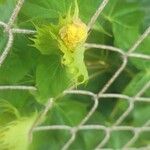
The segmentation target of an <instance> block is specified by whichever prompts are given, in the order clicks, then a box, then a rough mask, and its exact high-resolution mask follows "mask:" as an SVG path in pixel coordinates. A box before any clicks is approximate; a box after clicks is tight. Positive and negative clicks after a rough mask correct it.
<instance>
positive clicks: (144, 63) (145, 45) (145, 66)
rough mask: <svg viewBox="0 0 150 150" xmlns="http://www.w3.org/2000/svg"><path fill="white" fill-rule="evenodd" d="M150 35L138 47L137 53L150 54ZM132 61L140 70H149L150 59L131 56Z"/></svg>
mask: <svg viewBox="0 0 150 150" xmlns="http://www.w3.org/2000/svg"><path fill="white" fill-rule="evenodd" d="M149 43H150V36H148V37H147V38H146V39H144V41H143V42H142V43H141V44H140V45H139V46H138V48H137V49H136V51H135V52H136V53H139V54H145V55H150V51H149V49H150V44H149ZM130 60H131V62H132V64H133V65H135V67H136V68H137V69H139V70H146V71H147V72H149V68H150V61H149V60H145V59H140V58H130Z"/></svg>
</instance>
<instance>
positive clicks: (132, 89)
mask: <svg viewBox="0 0 150 150" xmlns="http://www.w3.org/2000/svg"><path fill="white" fill-rule="evenodd" d="M149 80H150V72H146V71H143V72H140V73H138V74H137V75H136V76H135V77H134V78H133V79H132V80H131V81H130V83H129V84H127V86H126V88H125V89H124V91H123V94H125V95H128V96H133V97H134V96H135V95H136V94H137V93H138V92H139V91H140V90H141V89H142V88H143V87H144V86H145V85H146V84H147V82H149ZM143 96H150V93H149V90H147V91H146V92H145V93H144V94H143ZM127 104H128V101H127V100H124V99H119V101H118V103H117V105H116V106H115V109H114V112H113V115H112V117H114V116H118V115H121V114H122V113H123V112H124V111H125V109H127V107H129V106H128V105H127ZM136 111H140V109H138V108H137V110H136ZM135 113H136V112H135ZM139 113H140V112H139ZM131 117H132V120H134V119H135V118H133V116H132V115H130V114H129V118H131Z"/></svg>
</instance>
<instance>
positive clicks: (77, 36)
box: [59, 19, 88, 51]
mask: <svg viewBox="0 0 150 150" xmlns="http://www.w3.org/2000/svg"><path fill="white" fill-rule="evenodd" d="M87 33H88V30H87V26H86V24H85V23H83V22H82V21H81V20H80V19H78V20H75V21H72V23H68V24H66V25H64V26H63V27H62V28H61V29H60V31H59V35H60V38H61V40H62V41H63V42H64V44H65V45H66V46H67V47H68V48H69V49H70V50H71V51H73V50H74V49H75V48H76V47H77V46H78V45H80V44H82V43H84V42H85V40H86V39H87Z"/></svg>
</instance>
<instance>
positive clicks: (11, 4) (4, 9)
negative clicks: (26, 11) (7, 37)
mask: <svg viewBox="0 0 150 150" xmlns="http://www.w3.org/2000/svg"><path fill="white" fill-rule="evenodd" d="M15 5H16V0H11V1H10V0H4V1H2V2H1V3H0V14H2V15H0V20H1V21H4V22H7V21H8V20H9V18H10V16H11V14H12V11H13V9H14V8H15Z"/></svg>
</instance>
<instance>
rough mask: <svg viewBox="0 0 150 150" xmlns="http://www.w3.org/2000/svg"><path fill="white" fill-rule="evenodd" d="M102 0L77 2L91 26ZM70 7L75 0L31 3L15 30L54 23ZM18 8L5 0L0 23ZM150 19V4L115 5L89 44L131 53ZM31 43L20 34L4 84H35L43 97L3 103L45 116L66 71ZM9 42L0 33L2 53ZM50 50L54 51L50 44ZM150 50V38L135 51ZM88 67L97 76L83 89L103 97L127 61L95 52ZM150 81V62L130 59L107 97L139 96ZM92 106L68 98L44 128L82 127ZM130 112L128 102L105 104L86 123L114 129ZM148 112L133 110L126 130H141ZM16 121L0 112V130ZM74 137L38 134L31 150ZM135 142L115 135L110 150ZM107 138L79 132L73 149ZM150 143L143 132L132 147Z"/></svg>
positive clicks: (23, 94) (0, 1) (15, 95)
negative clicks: (83, 120) (112, 94)
mask: <svg viewBox="0 0 150 150" xmlns="http://www.w3.org/2000/svg"><path fill="white" fill-rule="evenodd" d="M101 1H102V0H78V3H79V8H80V17H81V18H82V20H83V21H84V22H85V23H88V21H89V20H90V18H91V16H92V15H93V14H94V12H95V10H96V9H97V7H98V5H99V3H100V2H101ZM71 2H72V1H71V0H38V1H35V0H26V1H25V3H24V5H23V8H22V9H21V12H20V13H19V17H18V18H17V21H16V22H15V25H14V26H15V27H17V28H28V29H35V26H34V25H36V26H38V25H40V24H46V23H49V22H52V23H55V22H56V21H57V19H58V17H59V14H63V15H65V14H66V13H67V11H68V8H69V6H70V4H71ZM91 3H92V5H91ZM15 5H16V0H0V20H1V21H4V22H7V21H8V19H9V17H10V15H11V13H12V11H13V9H14V7H15ZM149 14H150V1H149V0H110V2H109V4H108V5H107V6H106V8H105V10H104V11H103V13H102V14H101V16H100V17H99V18H98V20H97V22H96V24H95V26H94V27H93V30H92V32H91V33H90V35H89V37H88V40H87V42H90V43H97V44H98V43H99V44H105V45H112V46H115V47H119V48H122V49H124V50H125V51H127V50H128V49H129V48H130V47H131V46H132V45H133V44H134V42H135V41H136V40H137V39H138V37H140V35H141V34H142V33H143V32H144V30H145V29H146V28H147V27H148V26H149V25H150V15H149ZM30 38H33V36H27V35H22V34H16V35H15V41H14V44H13V47H12V49H11V52H10V54H9V56H8V57H7V59H6V61H5V62H4V64H3V65H2V67H1V68H0V84H1V85H31V86H36V87H37V88H38V93H32V92H30V91H29V92H27V91H0V99H1V100H5V101H8V102H9V103H10V104H11V105H13V106H14V107H15V108H16V109H17V110H18V111H19V113H20V114H21V115H22V116H29V115H31V114H32V113H34V112H35V111H41V110H42V109H43V104H45V101H46V100H47V99H48V98H49V97H51V96H54V95H55V96H56V95H58V94H59V93H60V92H61V91H62V90H64V89H65V88H66V86H65V84H66V82H67V81H66V79H67V77H66V76H65V70H64V68H62V66H61V64H60V61H57V60H59V58H58V59H57V58H55V57H52V56H46V55H42V54H41V53H40V52H39V51H38V50H37V49H36V48H34V47H32V46H30V45H31V44H33V42H32V41H31V40H30ZM7 39H8V37H7V35H6V33H4V32H3V30H2V28H0V52H1V53H2V50H3V49H4V47H5V44H6V42H7ZM46 46H47V45H46ZM48 46H51V45H50V43H48ZM149 49H150V36H148V37H147V38H146V39H145V40H144V42H143V43H142V44H141V45H140V46H139V47H138V48H137V49H136V52H139V53H142V54H149V55H150V50H149ZM85 62H86V65H87V68H88V72H89V75H90V76H91V75H93V74H98V75H95V76H94V78H92V79H91V80H89V81H88V83H87V84H86V85H82V86H80V87H78V89H85V90H88V91H92V92H94V93H98V91H99V90H100V89H101V88H102V87H103V86H104V84H105V83H106V82H107V81H108V79H110V78H111V76H112V75H113V74H114V72H115V71H116V70H117V68H119V66H120V65H121V63H122V59H121V58H120V56H119V55H118V54H116V53H114V52H108V51H104V50H98V49H91V50H88V51H86V53H85ZM56 66H58V67H57V68H56ZM149 80H150V61H146V60H142V59H138V58H130V59H129V60H128V65H127V67H126V68H125V70H124V71H123V73H122V74H121V75H120V76H119V78H118V79H117V80H116V81H115V82H114V83H113V85H112V86H111V87H110V88H109V90H108V92H109V93H122V94H127V95H129V96H134V95H135V94H136V93H137V92H138V91H139V90H140V89H141V88H142V87H143V86H144V85H145V84H146V83H147V82H148V81H149ZM67 85H68V84H67ZM144 96H147V97H150V89H149V90H147V92H145V94H144ZM92 105H93V103H92V101H91V100H90V98H89V97H86V96H78V95H74V96H72V95H67V96H64V97H61V98H59V99H58V100H56V101H55V105H54V106H53V108H52V110H51V111H50V112H49V113H48V115H47V118H46V120H45V122H44V123H43V124H42V125H51V124H54V125H55V124H59V125H69V126H75V125H78V124H79V123H80V121H81V120H82V119H83V118H84V117H85V115H86V114H87V113H88V112H89V110H90V108H91V107H92ZM127 107H128V103H127V102H126V101H125V100H121V99H120V100H116V99H112V98H109V99H101V102H100V103H99V106H98V109H97V111H96V112H95V113H94V115H93V116H92V117H91V118H90V120H89V121H88V123H87V124H101V125H106V126H110V125H112V124H113V123H114V122H115V120H116V119H117V118H118V117H119V116H120V115H121V114H122V113H123V112H124V111H125V110H126V108H127ZM149 112H150V106H149V105H148V104H146V103H136V105H135V108H134V110H133V111H132V113H131V114H130V115H129V116H128V117H127V118H126V119H125V121H124V122H123V125H132V126H141V125H142V124H144V123H145V122H146V121H147V120H148V119H149V118H150V113H149ZM6 118H7V119H6ZM12 120H13V117H12V116H11V114H9V113H4V112H3V108H0V126H1V125H5V123H7V122H10V121H12ZM69 137H70V134H69V132H67V131H48V132H47V131H46V132H44V131H43V132H35V133H34V135H33V142H32V143H31V145H30V148H29V149H30V150H48V149H49V150H59V149H60V148H61V147H62V146H63V145H64V143H65V142H66V141H67V140H68V139H69ZM131 137H132V134H131V133H129V132H119V131H118V132H113V133H112V135H111V138H110V140H109V143H107V145H106V148H107V147H111V148H114V149H115V148H120V147H121V146H123V145H124V144H125V143H126V142H127V141H129V139H130V138H131ZM103 138H104V133H103V132H102V131H95V130H91V131H82V132H79V133H78V134H77V137H76V140H75V142H74V143H73V144H72V146H71V147H70V150H91V149H93V148H94V147H95V146H96V145H97V144H98V143H99V142H100V140H101V139H103ZM149 139H150V136H149V135H148V133H143V134H142V135H141V136H140V138H139V139H138V141H137V142H136V143H135V145H133V146H136V147H140V146H144V145H146V144H148V143H149V144H150V140H149Z"/></svg>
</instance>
